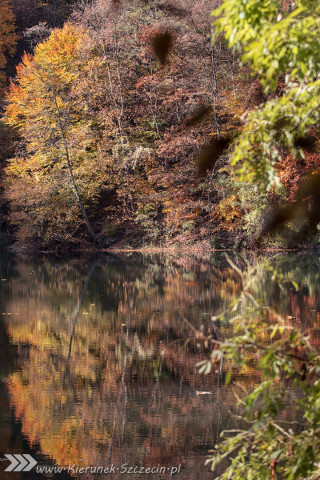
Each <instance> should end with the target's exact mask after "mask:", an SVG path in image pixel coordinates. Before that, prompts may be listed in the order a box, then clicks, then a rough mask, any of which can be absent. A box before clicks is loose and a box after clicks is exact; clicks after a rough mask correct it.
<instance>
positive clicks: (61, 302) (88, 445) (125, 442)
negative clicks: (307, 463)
mask: <svg viewBox="0 0 320 480" xmlns="http://www.w3.org/2000/svg"><path fill="white" fill-rule="evenodd" d="M249 260H250V261H251V262H253V261H254V260H253V259H249ZM233 261H234V262H236V263H237V264H238V265H239V266H240V267H241V268H244V265H245V262H244V261H243V260H242V259H240V258H236V257H233ZM259 265H260V266H259V268H258V269H257V273H256V282H253V293H254V295H255V296H256V298H261V301H262V302H265V304H268V305H270V306H272V308H274V309H275V310H277V312H278V313H281V314H282V315H284V316H286V318H287V321H288V322H289V323H292V324H295V325H299V326H301V327H302V328H304V329H305V330H307V331H308V332H309V334H310V336H311V340H312V342H313V343H314V344H318V343H319V338H320V335H319V331H320V330H319V329H318V325H319V320H320V317H319V315H320V313H319V312H320V262H319V259H318V257H316V256H304V255H298V254H291V255H286V256H285V255H277V256H275V257H273V258H272V257H270V258H269V259H268V266H266V265H265V260H259ZM270 265H271V266H272V267H273V268H276V269H277V270H278V271H281V272H282V274H283V276H284V280H285V281H284V284H283V285H284V286H283V285H282V287H281V288H280V287H279V286H278V285H277V284H276V283H275V282H273V281H272V279H271V277H272V275H273V272H272V271H271V270H270ZM291 281H294V282H297V283H298V285H299V290H298V291H296V289H295V288H294V286H293V284H292V283H291ZM0 288H1V290H0V304H1V310H0V361H1V364H0V378H1V383H0V388H1V392H0V402H1V413H0V427H1V436H0V455H1V459H4V458H5V457H4V455H5V454H23V453H29V454H31V455H32V457H33V458H34V459H35V460H36V461H37V462H38V464H37V466H36V467H34V468H33V469H32V471H30V472H20V473H13V472H4V469H5V468H6V467H8V465H9V464H10V462H9V461H7V460H6V461H3V462H1V463H0V478H1V479H5V480H6V479H12V480H16V479H33V478H35V479H42V478H43V479H44V478H48V479H49V478H50V479H51V478H54V479H61V480H63V479H65V478H77V479H98V478H99V479H101V478H114V479H116V478H132V479H137V478H139V479H140V478H153V479H164V478H171V474H172V473H174V472H175V471H176V470H175V469H178V472H177V473H175V474H174V475H172V476H175V478H178V479H180V480H187V479H188V480H189V479H191V478H192V479H193V480H196V479H199V480H206V479H211V478H213V474H212V473H211V472H210V470H209V467H207V466H205V460H206V458H207V455H208V450H210V449H212V447H213V446H214V445H215V443H216V441H217V438H218V437H219V434H220V432H221V431H222V430H223V429H230V428H237V427H239V426H241V425H240V424H241V421H240V420H239V419H238V418H237V416H236V413H237V407H236V401H235V399H234V396H233V393H232V388H231V387H230V386H225V385H224V372H223V365H221V366H220V367H221V368H218V369H217V370H216V371H213V372H212V373H211V374H210V375H208V376H203V375H200V374H199V373H198V372H197V368H196V364H197V362H199V361H201V360H203V359H205V358H206V355H207V353H208V351H207V350H206V345H205V344H204V342H202V341H198V337H199V334H197V333H196V332H202V333H203V335H204V336H206V335H207V334H212V335H215V336H218V338H219V337H220V338H224V337H225V336H227V335H228V334H230V326H229V325H228V322H227V321H225V322H222V323H221V324H217V325H214V324H213V322H212V320H211V317H212V316H213V315H216V314H218V313H220V312H221V311H223V310H224V309H225V308H226V307H227V306H228V305H229V303H230V302H231V301H232V300H234V299H235V298H236V296H237V295H238V294H239V293H240V292H241V279H240V277H239V275H238V274H237V273H236V272H235V271H234V269H232V268H231V266H230V265H229V264H228V263H227V261H226V259H225V256H224V255H223V254H221V255H217V256H215V257H213V258H212V259H210V260H208V259H207V260H199V259H194V258H190V257H172V256H171V257H168V256H142V255H137V254H136V255H131V256H114V255H104V256H97V257H93V258H81V257H74V258H68V259H57V258H48V257H42V258H37V259H32V258H27V257H26V258H24V257H19V256H10V255H8V254H7V253H4V254H2V257H1V262H0ZM242 382H243V383H244V384H245V385H246V386H248V387H249V388H250V386H253V385H254V384H256V383H257V382H259V376H258V375H257V373H256V372H255V371H254V368H253V369H252V371H250V372H248V374H247V375H246V376H244V378H242ZM199 392H200V393H201V392H210V393H211V394H210V395H209V394H199ZM293 394H294V392H293ZM287 414H288V415H289V416H290V415H293V413H292V412H291V411H290V405H289V406H288V412H287ZM45 466H47V467H60V468H62V469H63V471H62V472H61V473H57V472H56V473H55V472H52V473H39V471H40V470H41V468H44V467H45ZM94 466H96V467H104V468H107V467H109V468H111V471H110V473H102V474H99V473H94V472H92V471H91V472H90V471H88V469H87V472H84V473H81V472H79V470H77V468H78V469H79V468H81V467H82V468H85V467H94ZM136 466H140V467H144V468H145V469H146V468H147V467H149V468H153V474H149V473H142V472H141V473H129V468H130V467H136ZM70 467H71V468H70ZM39 469H40V470H39ZM98 471H99V470H98Z"/></svg>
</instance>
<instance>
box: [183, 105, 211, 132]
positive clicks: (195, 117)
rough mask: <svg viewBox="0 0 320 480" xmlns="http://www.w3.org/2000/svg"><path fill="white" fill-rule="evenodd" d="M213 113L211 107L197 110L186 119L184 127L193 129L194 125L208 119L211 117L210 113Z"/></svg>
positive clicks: (205, 106)
mask: <svg viewBox="0 0 320 480" xmlns="http://www.w3.org/2000/svg"><path fill="white" fill-rule="evenodd" d="M211 112H212V107H211V105H202V106H200V107H199V108H197V109H196V110H194V112H192V113H191V114H190V115H188V116H187V117H186V118H185V119H184V121H183V126H185V127H191V126H193V125H196V124H197V123H199V122H200V121H201V120H203V119H204V118H206V117H207V116H208V115H209V113H211Z"/></svg>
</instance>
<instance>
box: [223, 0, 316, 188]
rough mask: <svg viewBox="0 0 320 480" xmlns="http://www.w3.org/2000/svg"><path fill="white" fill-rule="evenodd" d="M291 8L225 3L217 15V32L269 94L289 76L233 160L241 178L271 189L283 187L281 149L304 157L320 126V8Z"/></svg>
mask: <svg viewBox="0 0 320 480" xmlns="http://www.w3.org/2000/svg"><path fill="white" fill-rule="evenodd" d="M291 7H292V8H289V9H286V8H284V5H283V2H281V1H279V0H268V1H267V2H263V3H261V2H259V1H257V0H250V1H247V2H238V1H236V0H225V1H224V2H223V3H222V5H221V7H220V8H219V9H218V10H216V11H215V12H214V15H216V16H220V17H219V18H218V19H216V21H215V28H216V29H217V31H219V32H223V33H224V35H225V37H226V39H227V40H228V42H229V45H230V46H232V47H234V48H235V49H236V50H238V51H239V52H241V53H242V60H243V62H247V63H248V64H249V65H250V67H251V69H252V71H253V72H254V73H257V74H258V75H259V77H260V80H261V82H262V84H263V86H264V89H265V91H266V92H269V91H270V90H275V89H276V87H277V86H278V82H279V79H280V76H281V75H284V74H285V87H284V89H283V90H284V91H283V94H282V96H280V97H278V98H274V99H271V100H269V101H268V102H267V103H266V104H265V105H264V106H263V107H261V108H257V109H256V110H254V111H252V112H251V113H249V114H248V115H247V116H246V118H245V121H246V125H245V128H244V130H243V132H242V134H241V135H240V136H239V137H238V139H237V140H236V142H235V145H234V146H235V150H234V154H233V156H232V162H233V164H234V165H237V168H238V173H239V174H240V176H241V178H243V179H246V180H249V181H254V182H259V183H260V184H261V188H267V189H270V188H272V187H273V186H276V187H277V186H278V185H279V179H278V175H277V172H276V168H275V167H276V164H277V163H278V162H279V161H280V159H281V149H283V148H286V149H288V150H291V152H292V154H293V156H294V157H297V156H298V155H301V154H302V149H303V148H304V147H305V143H306V142H304V141H301V139H302V138H304V137H305V136H306V135H307V133H308V128H309V127H310V126H313V125H316V124H318V122H319V105H320V87H319V85H320V84H319V79H318V78H319V74H318V65H319V61H320V49H319V42H318V29H319V25H320V7H319V4H318V3H317V2H309V1H307V0H301V1H298V2H294V4H292V6H291ZM307 147H308V146H307Z"/></svg>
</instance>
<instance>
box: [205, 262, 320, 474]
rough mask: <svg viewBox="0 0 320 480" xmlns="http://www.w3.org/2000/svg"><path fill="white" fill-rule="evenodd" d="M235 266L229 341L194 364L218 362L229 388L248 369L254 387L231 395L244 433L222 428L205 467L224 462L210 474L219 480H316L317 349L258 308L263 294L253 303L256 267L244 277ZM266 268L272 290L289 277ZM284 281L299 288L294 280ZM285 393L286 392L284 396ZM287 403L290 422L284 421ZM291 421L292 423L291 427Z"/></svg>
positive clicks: (266, 309)
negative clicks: (254, 374) (237, 283)
mask: <svg viewBox="0 0 320 480" xmlns="http://www.w3.org/2000/svg"><path fill="white" fill-rule="evenodd" d="M230 262H231V261H230ZM231 263H232V262H231ZM235 268H236V269H237V271H238V272H239V274H240V275H241V277H242V285H243V290H242V293H241V295H240V296H239V298H238V300H237V301H235V302H233V304H232V305H231V307H230V312H229V313H231V315H233V318H231V319H230V318H229V321H230V322H231V323H232V325H233V336H232V337H231V338H229V339H228V340H227V341H225V342H214V343H218V345H216V348H214V350H213V352H212V354H211V359H210V360H208V361H203V362H201V363H200V366H201V370H202V371H205V372H208V371H210V369H211V365H212V364H214V363H215V362H221V361H222V359H223V360H224V361H225V362H226V363H225V364H226V365H227V373H226V383H229V382H230V381H231V380H232V378H233V379H234V380H235V379H236V377H237V375H238V376H239V375H240V376H241V374H243V373H245V372H247V371H248V368H251V367H252V365H254V366H255V369H256V370H257V371H258V372H260V375H261V382H259V383H258V385H256V386H255V387H254V388H253V389H251V391H250V392H249V393H246V394H245V396H244V397H243V398H238V400H239V405H241V407H242V417H243V418H244V419H245V420H246V421H247V422H248V425H249V426H250V428H248V427H247V428H246V429H233V430H230V431H225V433H224V435H223V436H222V437H221V443H220V444H219V445H218V446H217V449H216V452H215V453H214V455H213V456H212V458H211V459H210V460H209V461H208V463H211V465H212V469H213V470H215V469H217V467H218V466H219V465H220V464H221V463H223V462H224V461H225V459H228V460H229V464H228V466H226V467H225V468H223V471H222V472H221V471H220V472H219V473H220V474H219V475H218V476H217V477H216V478H219V479H221V480H222V479H230V478H232V479H235V480H240V479H241V480H242V479H243V478H256V479H259V480H260V479H266V478H272V479H273V480H275V479H277V478H281V479H288V480H289V479H290V480H293V479H297V480H298V479H301V478H303V479H306V480H313V479H316V478H318V477H319V464H318V462H317V460H316V459H317V458H319V454H320V443H319V440H318V438H319V433H320V427H319V425H320V424H319V418H320V413H319V408H320V404H319V372H320V355H319V350H318V349H317V348H315V347H312V346H311V343H310V338H309V337H307V336H306V334H305V333H304V332H302V331H300V330H299V329H297V328H295V327H294V326H292V325H291V319H292V317H291V316H289V317H288V318H286V317H285V316H284V317H282V316H281V315H279V314H278V313H277V312H276V311H275V310H273V309H272V308H271V307H270V306H266V303H265V297H264V301H263V303H262V305H263V306H261V305H259V302H258V301H257V300H256V299H255V298H254V296H253V295H252V285H254V278H255V276H257V277H258V278H259V277H260V282H261V280H263V277H262V276H261V267H260V271H258V270H257V268H256V267H254V268H252V269H249V270H248V272H241V271H240V270H239V268H238V267H237V266H236V265H235ZM270 270H271V271H272V274H273V278H272V279H270V278H269V279H268V283H269V284H270V283H271V284H272V280H273V282H274V283H275V279H276V278H278V283H277V285H279V286H280V287H284V286H287V285H288V282H286V280H287V278H290V274H289V275H288V274H283V273H281V274H278V272H277V271H276V270H275V269H274V268H272V267H271V268H270V267H269V271H270ZM318 275H319V274H318V273H317V274H316V276H317V277H318ZM261 277H262V278H261ZM267 277H268V275H267ZM286 277H287V278H286ZM262 283H263V282H262ZM290 283H291V285H292V287H294V289H295V290H299V285H298V283H296V281H294V280H291V282H290ZM260 285H261V283H260ZM292 388H294V393H290V389H292ZM288 405H290V408H291V409H292V412H291V415H290V417H291V418H290V419H289V420H291V421H287V419H286V412H285V410H286V409H287V408H288ZM293 419H299V420H300V422H298V423H299V426H298V427H297V422H292V420H293Z"/></svg>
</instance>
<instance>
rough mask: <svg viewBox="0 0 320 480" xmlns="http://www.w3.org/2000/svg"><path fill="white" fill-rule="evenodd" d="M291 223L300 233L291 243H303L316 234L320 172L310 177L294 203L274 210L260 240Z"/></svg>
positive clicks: (295, 235) (290, 239)
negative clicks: (308, 236) (311, 234)
mask: <svg viewBox="0 0 320 480" xmlns="http://www.w3.org/2000/svg"><path fill="white" fill-rule="evenodd" d="M290 221H293V222H295V223H297V227H298V232H297V233H296V234H294V235H292V236H291V238H288V240H289V243H292V242H297V241H301V240H303V239H304V238H305V237H306V236H307V235H308V234H310V233H312V232H315V230H316V228H317V225H318V224H319V223H320V172H318V173H316V174H314V175H310V176H309V177H308V178H307V179H306V180H305V181H304V182H303V183H302V184H301V186H300V187H299V190H298V192H297V195H296V201H295V202H294V203H292V204H289V205H286V206H276V207H275V208H274V209H273V211H272V212H271V214H270V216H269V218H268V219H267V220H266V223H265V226H264V228H263V229H262V232H261V233H260V235H259V238H258V240H261V238H262V237H263V236H264V235H265V234H267V233H271V232H274V231H276V230H277V229H278V228H279V227H282V226H283V225H284V224H285V223H287V222H290Z"/></svg>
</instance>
